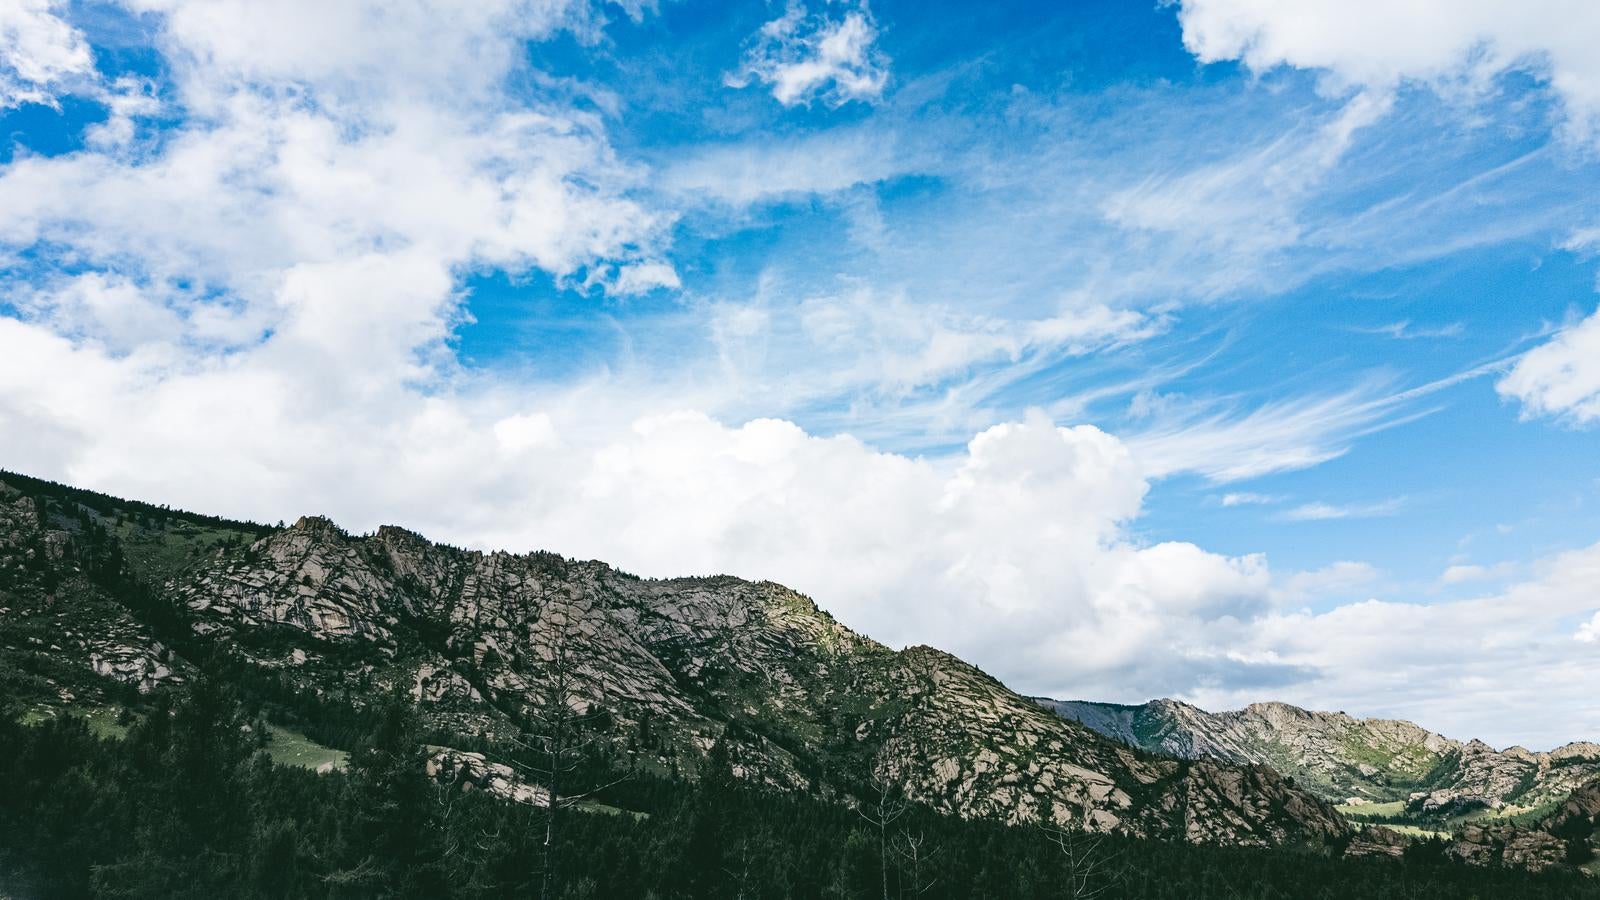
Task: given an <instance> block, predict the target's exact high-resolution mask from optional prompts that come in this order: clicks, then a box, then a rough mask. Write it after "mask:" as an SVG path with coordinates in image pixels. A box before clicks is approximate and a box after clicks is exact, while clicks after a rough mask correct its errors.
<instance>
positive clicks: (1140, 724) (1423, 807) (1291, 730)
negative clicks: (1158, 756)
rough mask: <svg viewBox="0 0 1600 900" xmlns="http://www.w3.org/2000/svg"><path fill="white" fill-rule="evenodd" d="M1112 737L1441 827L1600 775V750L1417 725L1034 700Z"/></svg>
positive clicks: (1285, 708) (1279, 708)
mask: <svg viewBox="0 0 1600 900" xmlns="http://www.w3.org/2000/svg"><path fill="white" fill-rule="evenodd" d="M1036 700H1037V702H1038V703H1040V704H1041V705H1043V706H1045V707H1046V708H1048V709H1051V710H1053V711H1055V712H1056V713H1058V714H1060V715H1062V716H1064V717H1067V718H1070V719H1073V720H1074V721H1077V722H1081V723H1082V724H1084V725H1086V726H1088V727H1090V728H1093V729H1094V730H1096V731H1098V732H1100V733H1101V734H1105V735H1107V736H1109V737H1113V738H1116V739H1117V740H1121V741H1124V742H1127V743H1129V744H1131V745H1133V746H1136V747H1141V748H1144V749H1147V750H1151V751H1155V752H1160V753H1169V754H1172V755H1174V756H1179V757H1183V758H1188V759H1201V758H1205V759H1219V760H1225V761H1228V762H1233V763H1249V764H1256V765H1268V766H1272V767H1274V768H1276V769H1278V770H1279V771H1281V772H1283V773H1285V774H1286V775H1292V776H1293V777H1294V778H1295V780H1296V782H1297V783H1299V784H1301V785H1304V786H1305V787H1306V788H1308V789H1310V790H1311V791H1313V792H1315V793H1316V794H1317V795H1318V796H1321V797H1323V798H1324V799H1328V800H1332V801H1335V802H1347V803H1360V802H1383V801H1394V800H1401V801H1405V802H1406V803H1407V805H1408V806H1407V809H1408V812H1411V813H1413V814H1421V815H1431V816H1437V817H1440V818H1443V817H1447V816H1453V815H1462V814H1467V813H1470V812H1472V811H1474V810H1481V809H1493V810H1504V809H1506V808H1507V807H1516V808H1519V809H1533V808H1537V807H1539V806H1542V805H1546V804H1549V803H1551V802H1554V801H1557V800H1559V799H1561V798H1562V797H1565V796H1566V795H1567V794H1569V793H1571V792H1572V791H1573V790H1574V789H1575V788H1577V787H1578V786H1579V785H1581V784H1583V783H1584V782H1586V781H1588V780H1589V779H1592V778H1594V777H1596V776H1597V775H1600V745H1596V744H1592V743H1573V744H1568V745H1566V746H1565V747H1561V748H1558V749H1556V750H1553V751H1550V752H1548V753H1534V752H1530V751H1528V750H1525V749H1523V748H1521V747H1511V748H1508V749H1506V750H1496V749H1495V748H1493V747H1490V746H1489V745H1487V744H1485V743H1483V742H1481V741H1468V742H1466V743H1461V742H1459V741H1455V740H1451V739H1450V738H1446V737H1444V736H1442V735H1438V734H1435V733H1433V732H1431V731H1428V730H1426V729H1424V728H1422V727H1420V726H1418V725H1416V724H1413V723H1411V722H1406V721H1401V720H1394V719H1357V718H1354V717H1351V716H1349V715H1346V714H1344V713H1327V712H1311V711H1308V710H1304V709H1300V708H1299V707H1295V706H1290V705H1288V704H1285V703H1257V704H1253V705H1251V706H1247V707H1245V708H1244V709H1241V710H1235V711H1231V712H1221V713H1210V712H1206V711H1205V710H1202V709H1199V708H1198V707H1195V706H1191V705H1189V704H1186V703H1181V702H1178V701H1175V700H1154V701H1151V702H1149V703H1146V704H1143V705H1139V706H1122V705H1118V704H1109V703H1090V702H1084V701H1059V700H1050V699H1047V698H1036Z"/></svg>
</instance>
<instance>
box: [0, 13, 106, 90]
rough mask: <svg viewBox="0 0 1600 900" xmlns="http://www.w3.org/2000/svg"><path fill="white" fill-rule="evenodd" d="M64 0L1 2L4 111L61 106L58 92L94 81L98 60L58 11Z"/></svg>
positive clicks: (0, 66)
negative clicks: (35, 105)
mask: <svg viewBox="0 0 1600 900" xmlns="http://www.w3.org/2000/svg"><path fill="white" fill-rule="evenodd" d="M65 7H66V4H65V3H62V2H59V0H7V2H6V3H4V4H0V110H3V109H5V108H7V107H11V106H20V105H22V104H24V103H42V104H45V105H49V106H54V105H56V102H57V101H56V95H57V92H59V91H62V90H65V89H67V88H69V87H70V86H72V85H73V84H74V83H76V82H81V81H83V80H85V79H88V78H90V77H92V75H93V73H94V56H93V54H92V53H91V52H90V50H89V44H88V42H87V41H86V40H84V37H83V34H82V33H81V32H79V31H78V30H77V29H76V28H73V27H72V26H71V25H69V24H67V23H66V22H65V21H64V20H62V19H61V17H60V16H58V15H57V12H59V11H60V10H62V9H64V8H65Z"/></svg>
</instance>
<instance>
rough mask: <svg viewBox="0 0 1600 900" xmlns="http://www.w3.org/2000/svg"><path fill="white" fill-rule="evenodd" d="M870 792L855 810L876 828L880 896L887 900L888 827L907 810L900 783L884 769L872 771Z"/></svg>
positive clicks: (906, 802) (907, 805) (898, 819)
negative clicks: (865, 801) (866, 799)
mask: <svg viewBox="0 0 1600 900" xmlns="http://www.w3.org/2000/svg"><path fill="white" fill-rule="evenodd" d="M871 787H872V796H871V798H870V800H869V802H868V803H865V804H862V805H861V806H860V807H859V808H858V809H857V810H856V811H857V812H859V813H860V814H861V818H863V819H866V820H867V824H869V825H871V826H872V827H873V828H874V829H876V830H877V832H878V875H879V879H880V881H881V883H882V887H883V900H889V829H891V828H893V827H894V823H896V822H898V821H900V817H901V816H904V815H905V814H906V812H907V811H909V810H910V808H911V804H910V803H909V802H908V801H907V800H906V798H905V794H904V792H902V791H901V790H900V785H899V783H897V782H896V781H894V779H892V778H890V777H889V776H888V775H887V774H886V773H884V772H882V771H881V770H880V771H877V772H874V773H873V774H872V783H871Z"/></svg>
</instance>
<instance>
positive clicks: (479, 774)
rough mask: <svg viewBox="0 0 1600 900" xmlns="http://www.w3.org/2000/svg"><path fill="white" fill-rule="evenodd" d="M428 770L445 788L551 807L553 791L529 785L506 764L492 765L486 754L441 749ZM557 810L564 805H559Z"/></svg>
mask: <svg viewBox="0 0 1600 900" xmlns="http://www.w3.org/2000/svg"><path fill="white" fill-rule="evenodd" d="M424 770H425V771H426V772H427V775H428V777H429V778H432V779H433V780H434V781H436V782H438V783H440V784H444V785H451V784H453V785H458V786H459V787H460V788H461V790H463V791H472V790H480V791H485V792H487V793H490V794H493V795H494V796H496V797H501V798H504V799H506V800H510V801H513V802H515V803H527V804H529V805H531V806H549V805H550V792H549V791H547V790H545V789H544V788H542V787H540V786H538V785H536V784H529V783H528V782H527V781H525V780H524V779H523V778H522V777H521V776H519V775H518V774H517V772H516V770H515V769H513V768H511V767H510V766H508V765H506V764H505V763H497V762H490V761H489V760H488V758H487V757H485V756H484V755H483V754H482V753H468V752H466V751H464V750H452V749H450V748H449V747H441V748H439V749H438V750H435V751H434V752H433V754H432V755H431V756H429V757H428V759H427V762H426V763H425V764H424ZM556 808H557V809H559V808H560V804H557V807H556Z"/></svg>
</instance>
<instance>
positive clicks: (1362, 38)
mask: <svg viewBox="0 0 1600 900" xmlns="http://www.w3.org/2000/svg"><path fill="white" fill-rule="evenodd" d="M1178 17H1179V21H1180V22H1181V24H1182V26H1183V41H1184V45H1185V46H1186V47H1188V48H1189V51H1190V52H1191V53H1193V54H1194V55H1195V56H1196V57H1198V58H1199V59H1200V60H1201V61H1202V62H1218V61H1222V60H1233V59H1237V60H1240V61H1242V62H1244V63H1245V64H1246V65H1248V66H1250V67H1251V68H1252V69H1255V70H1257V71H1264V70H1268V69H1271V68H1273V67H1276V66H1282V65H1287V66H1294V67H1297V68H1303V69H1320V70H1325V71H1327V72H1328V73H1330V74H1331V75H1332V77H1333V78H1334V80H1335V82H1336V84H1337V85H1339V86H1360V87H1363V88H1366V89H1369V90H1379V91H1388V90H1392V89H1393V88H1395V87H1397V86H1398V85H1400V84H1401V83H1404V82H1418V83H1422V84H1427V85H1429V86H1432V87H1434V88H1437V89H1441V90H1444V91H1447V92H1452V93H1460V92H1462V91H1467V92H1479V91H1482V90H1484V89H1485V88H1486V87H1487V85H1488V83H1489V82H1490V80H1491V79H1492V78H1494V77H1495V76H1497V75H1500V74H1501V73H1504V72H1507V71H1510V70H1513V69H1516V70H1523V71H1527V72H1531V73H1533V74H1534V75H1536V76H1538V77H1540V78H1541V79H1543V80H1545V81H1546V82H1548V84H1549V85H1550V88H1551V89H1552V90H1553V91H1555V93H1556V94H1557V95H1559V96H1560V97H1561V99H1562V101H1563V103H1564V105H1565V108H1566V112H1567V125H1568V128H1569V130H1570V132H1571V133H1572V134H1573V135H1574V136H1575V137H1578V138H1580V139H1585V140H1587V139H1591V138H1593V137H1595V136H1596V135H1597V129H1600V58H1597V57H1596V55H1595V53H1594V46H1595V45H1596V43H1597V42H1600V8H1596V7H1595V6H1594V5H1593V4H1590V3H1584V2H1572V0H1532V2H1523V0H1472V2H1464V3H1462V2H1452V0H1415V2H1409V3H1403V4H1396V3H1390V2H1385V0H1356V2H1348V0H1312V2H1303V3H1294V4H1274V3H1261V2H1257V0H1182V8H1181V10H1180V11H1179V14H1178Z"/></svg>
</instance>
